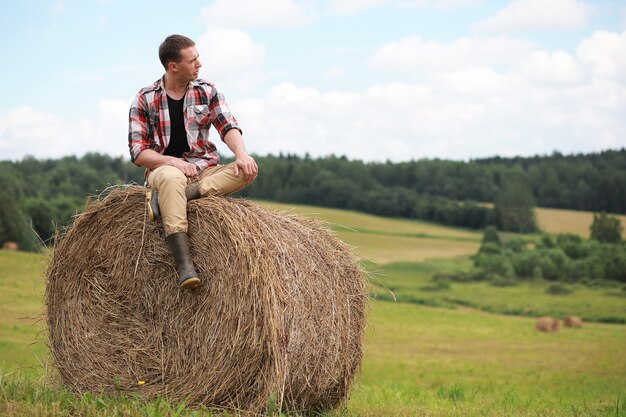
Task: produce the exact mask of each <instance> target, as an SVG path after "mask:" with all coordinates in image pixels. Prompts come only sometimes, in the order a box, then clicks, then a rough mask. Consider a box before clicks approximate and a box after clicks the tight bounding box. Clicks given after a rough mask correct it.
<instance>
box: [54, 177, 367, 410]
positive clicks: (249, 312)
mask: <svg viewBox="0 0 626 417" xmlns="http://www.w3.org/2000/svg"><path fill="white" fill-rule="evenodd" d="M144 190H145V189H144V188H143V187H137V186H130V187H125V188H117V189H114V190H113V191H112V192H110V193H109V194H108V195H107V196H106V197H105V198H102V199H100V200H98V201H96V202H95V203H93V204H90V205H89V206H88V207H87V208H86V209H85V211H84V212H83V213H82V214H80V215H79V216H78V217H77V218H76V219H75V220H74V223H73V225H72V227H71V228H69V229H68V230H67V232H66V233H65V235H64V236H63V237H62V238H61V239H60V241H59V243H58V245H57V246H56V248H55V249H54V252H53V254H52V257H51V260H50V265H49V267H48V270H47V287H46V295H45V303H46V309H47V321H48V330H49V341H50V348H51V354H52V359H53V362H54V364H55V366H56V368H58V370H59V373H60V376H61V379H62V381H63V383H64V384H66V385H67V386H69V387H71V388H73V389H74V390H76V391H78V392H85V391H96V392H100V391H104V392H107V393H115V392H116V390H118V389H121V390H122V391H124V392H126V393H138V394H139V395H140V396H141V398H143V399H146V400H148V399H152V398H155V397H156V396H159V395H165V396H166V397H167V398H168V400H169V401H173V402H177V401H186V402H187V403H189V404H203V405H208V406H217V407H226V408H234V409H237V410H239V411H243V412H250V413H259V412H263V411H264V410H265V409H266V407H267V406H268V399H269V398H276V405H277V406H278V407H280V408H282V409H283V410H290V411H295V410H323V409H330V408H334V407H337V406H338V405H340V404H342V403H343V402H344V401H345V400H346V399H347V396H348V394H349V390H350V386H351V384H352V382H353V380H354V378H355V376H356V374H357V373H358V370H359V368H360V364H361V359H362V350H363V333H364V329H365V320H366V310H367V302H368V291H367V287H366V279H365V277H364V274H363V270H362V268H361V267H360V266H359V263H358V262H357V260H356V258H355V257H354V255H353V254H352V252H351V250H350V249H349V248H348V247H347V246H346V245H345V244H344V243H342V242H341V241H339V240H338V239H337V238H336V237H335V236H334V235H333V234H332V233H331V232H330V231H329V230H328V228H327V227H326V226H324V225H323V224H321V223H319V222H318V221H317V220H314V219H308V218H302V217H298V216H294V215H287V214H284V213H283V214H279V213H275V212H273V211H270V210H267V209H263V208H261V207H258V206H256V205H255V204H253V203H251V202H248V201H245V200H241V199H228V198H210V197H209V198H203V199H200V200H195V201H192V202H190V203H189V204H188V217H189V226H190V227H189V229H190V231H189V240H190V246H191V253H192V258H193V261H194V264H195V266H196V270H197V271H198V273H199V274H200V277H202V278H203V285H202V286H201V287H200V288H199V289H198V290H197V291H195V292H181V291H180V290H179V289H178V284H177V275H176V269H175V265H174V261H173V259H172V257H171V256H170V254H169V251H168V249H167V246H166V243H165V240H164V235H163V231H162V227H161V225H160V224H158V223H149V222H147V221H146V213H145V209H144Z"/></svg>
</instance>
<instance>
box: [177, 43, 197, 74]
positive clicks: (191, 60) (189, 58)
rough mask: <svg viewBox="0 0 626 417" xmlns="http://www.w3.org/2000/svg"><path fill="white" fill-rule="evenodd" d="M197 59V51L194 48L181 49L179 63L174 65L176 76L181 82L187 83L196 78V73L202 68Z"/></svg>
mask: <svg viewBox="0 0 626 417" xmlns="http://www.w3.org/2000/svg"><path fill="white" fill-rule="evenodd" d="M198 57H199V55H198V50H197V49H196V47H195V46H190V47H189V48H185V49H181V51H180V61H179V62H176V63H175V68H176V74H177V76H178V77H179V78H180V79H181V80H185V81H187V82H189V81H193V80H195V79H196V78H198V72H199V71H200V67H201V66H202V64H201V63H200V60H199V59H198Z"/></svg>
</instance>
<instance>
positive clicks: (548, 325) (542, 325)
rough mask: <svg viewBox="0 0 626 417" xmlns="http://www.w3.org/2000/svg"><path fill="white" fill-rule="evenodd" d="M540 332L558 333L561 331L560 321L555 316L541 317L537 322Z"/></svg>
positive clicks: (537, 328)
mask: <svg viewBox="0 0 626 417" xmlns="http://www.w3.org/2000/svg"><path fill="white" fill-rule="evenodd" d="M535 329H536V330H537V331H538V332H544V333H556V332H558V331H559V321H558V320H557V319H555V318H553V317H549V316H545V317H539V318H538V319H537V322H536V323H535Z"/></svg>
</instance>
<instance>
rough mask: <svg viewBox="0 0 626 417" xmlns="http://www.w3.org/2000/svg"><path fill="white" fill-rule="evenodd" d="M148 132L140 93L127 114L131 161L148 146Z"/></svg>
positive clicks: (144, 107) (148, 126) (146, 117)
mask: <svg viewBox="0 0 626 417" xmlns="http://www.w3.org/2000/svg"><path fill="white" fill-rule="evenodd" d="M150 134H151V132H150V122H149V120H148V111H147V110H146V103H145V98H144V96H143V95H142V94H138V95H137V96H136V97H135V99H134V100H133V104H131V106H130V111H129V114H128V148H129V150H130V160H131V161H132V162H135V159H137V157H138V156H139V154H140V153H141V152H143V151H144V150H145V149H148V148H149V145H150V141H149V139H148V138H149V137H150Z"/></svg>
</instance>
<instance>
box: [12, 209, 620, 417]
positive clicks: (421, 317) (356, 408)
mask: <svg viewBox="0 0 626 417" xmlns="http://www.w3.org/2000/svg"><path fill="white" fill-rule="evenodd" d="M262 204H264V203H262ZM272 206H273V207H275V208H277V209H280V210H284V209H285V207H284V206H281V205H275V204H273V203H272ZM293 211H294V212H299V213H318V214H316V215H319V216H320V217H321V218H323V219H324V220H326V221H328V222H330V223H331V224H333V229H334V230H335V231H336V232H337V233H338V235H339V237H340V238H342V239H343V240H345V241H346V242H347V243H348V244H350V245H352V246H355V247H356V250H357V252H359V253H360V254H362V255H364V256H365V254H369V255H371V256H367V257H368V258H369V259H370V260H371V262H367V263H366V267H367V268H368V270H370V271H372V276H371V282H372V290H373V292H374V293H375V294H377V295H378V299H375V300H374V301H373V302H372V308H371V311H370V317H369V326H368V329H367V337H366V344H365V355H364V360H363V368H362V374H361V376H360V378H359V380H358V382H357V383H356V384H355V386H354V389H353V391H352V395H351V398H350V401H349V402H348V404H347V407H346V408H343V409H340V410H337V411H334V412H328V413H326V414H325V415H327V416H344V415H347V416H414V415H428V416H511V415H515V416H537V415H541V416H577V415H580V416H626V404H624V403H625V402H626V384H625V381H626V355H624V347H625V346H626V326H624V325H619V324H605V323H590V322H589V321H594V320H596V321H597V320H606V319H607V318H608V319H611V318H612V319H616V320H617V321H618V320H621V319H625V318H626V297H624V296H618V295H617V294H620V292H619V291H618V289H617V288H610V287H599V288H586V287H577V286H570V288H571V289H572V290H573V292H572V293H570V294H567V295H550V294H547V293H546V292H545V289H546V288H547V286H548V285H549V283H547V282H544V281H532V282H526V283H522V284H520V285H518V286H514V287H494V286H492V285H489V284H488V283H472V284H460V283H454V282H453V283H451V284H450V285H449V286H440V287H437V286H436V285H435V283H434V282H433V281H432V279H431V278H432V276H433V275H434V274H435V273H445V272H448V273H451V272H455V271H457V270H467V269H468V268H469V267H470V266H471V259H470V257H469V256H468V254H470V253H474V252H475V251H476V250H477V248H478V245H479V240H480V234H477V233H475V232H468V231H464V230H455V229H451V228H445V227H441V226H437V225H432V224H428V223H422V222H415V221H409V220H399V219H385V218H380V217H376V216H369V215H363V214H358V213H350V212H343V211H340V210H332V209H321V208H317V207H303V206H298V207H295V208H294V209H293ZM390 262H391V263H390ZM44 268H45V256H42V255H38V254H26V253H10V252H5V251H0V415H2V416H8V417H17V416H70V415H81V416H111V415H119V416H135V415H138V416H168V417H169V416H200V415H203V416H207V415H208V416H210V415H220V416H221V415H223V413H219V412H217V411H213V412H212V411H211V410H206V409H199V410H198V409H190V408H188V407H186V406H185V405H184V404H170V403H168V402H167V401H166V399H159V400H157V401H153V402H149V403H143V402H142V401H140V400H138V399H137V398H133V397H130V398H129V397H125V396H123V395H119V396H113V397H106V396H101V395H98V393H87V394H84V395H76V394H74V393H72V392H70V391H67V390H65V389H63V388H62V387H60V386H59V385H58V383H57V382H55V381H56V379H55V377H54V375H55V374H54V371H53V370H51V369H47V370H46V368H45V366H46V364H47V363H48V360H47V348H46V345H45V334H44V333H42V332H43V328H44V324H45V323H44V322H43V321H41V320H38V319H39V318H40V317H41V315H42V308H43V306H42V301H43V293H44V282H43V279H42V273H43V270H44ZM392 294H393V295H394V296H395V297H396V298H397V299H398V301H397V302H393V301H389V300H388V299H390V298H392ZM433 306H435V307H437V308H433ZM493 312H496V313H506V314H507V315H503V314H494V313H493ZM511 314H515V315H511ZM541 314H552V315H555V316H557V317H562V316H563V315H565V314H575V315H580V316H582V317H583V319H585V321H586V322H585V323H584V325H583V328H582V329H577V330H570V329H562V330H561V331H560V332H559V333H556V334H550V335H547V334H540V333H537V332H535V331H534V319H533V318H532V317H529V316H534V315H541Z"/></svg>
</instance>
